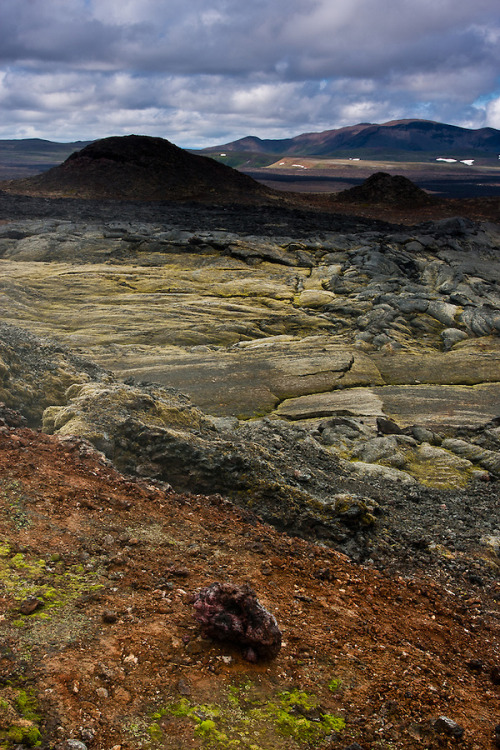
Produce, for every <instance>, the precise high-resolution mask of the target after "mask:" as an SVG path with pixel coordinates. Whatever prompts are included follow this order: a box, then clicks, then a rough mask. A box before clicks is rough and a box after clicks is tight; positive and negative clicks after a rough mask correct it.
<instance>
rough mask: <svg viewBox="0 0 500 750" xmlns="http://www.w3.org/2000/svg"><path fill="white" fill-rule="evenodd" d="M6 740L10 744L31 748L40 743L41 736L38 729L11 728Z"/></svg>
mask: <svg viewBox="0 0 500 750" xmlns="http://www.w3.org/2000/svg"><path fill="white" fill-rule="evenodd" d="M7 738H8V739H9V740H11V742H15V743H18V744H21V745H28V746H29V747H33V746H36V745H39V744H40V743H41V740H42V735H41V733H40V730H39V729H38V727H11V728H10V729H9V731H8V732H7Z"/></svg>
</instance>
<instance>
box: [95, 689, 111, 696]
mask: <svg viewBox="0 0 500 750" xmlns="http://www.w3.org/2000/svg"><path fill="white" fill-rule="evenodd" d="M96 693H97V695H98V696H99V698H109V691H108V690H106V688H104V687H100V688H97V690H96Z"/></svg>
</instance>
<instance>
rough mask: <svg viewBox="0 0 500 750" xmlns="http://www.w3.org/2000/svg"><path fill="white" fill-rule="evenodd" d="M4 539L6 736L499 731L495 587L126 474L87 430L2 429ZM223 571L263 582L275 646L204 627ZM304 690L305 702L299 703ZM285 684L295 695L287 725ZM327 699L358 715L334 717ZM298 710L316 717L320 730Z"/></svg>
mask: <svg viewBox="0 0 500 750" xmlns="http://www.w3.org/2000/svg"><path fill="white" fill-rule="evenodd" d="M0 540H1V544H0V570H1V582H2V586H1V589H0V591H1V607H2V609H1V620H2V622H1V626H2V642H1V643H2V647H1V651H0V654H1V660H0V685H1V688H0V690H1V693H2V697H3V700H2V702H1V703H0V706H1V708H2V713H1V714H0V737H2V738H3V737H6V736H7V735H8V732H9V731H10V732H11V735H10V736H11V739H10V740H2V741H3V742H5V743H6V744H2V747H17V746H19V745H18V744H16V742H15V741H14V740H13V739H12V736H14V733H13V732H12V728H11V729H10V730H9V727H12V726H14V725H15V726H19V723H21V724H22V723H23V722H24V725H25V727H28V728H29V727H32V726H34V725H36V726H38V727H39V729H40V731H41V735H42V740H41V741H42V745H43V747H48V748H53V747H56V746H58V745H59V746H60V747H66V748H71V747H72V748H73V750H82V746H81V745H75V744H74V743H73V744H72V743H69V744H68V743H67V740H68V739H73V740H79V741H80V742H83V743H84V746H85V747H87V748H90V749H93V748H96V749H97V748H106V749H110V750H111V748H114V749H115V750H119V749H121V750H126V749H127V750H128V749H132V748H138V747H151V748H155V747H164V748H203V747H215V748H218V747H221V748H226V747H231V748H251V747H253V748H259V750H260V749H262V750H264V749H265V750H274V748H300V747H318V748H332V749H333V748H339V750H343V748H348V747H350V746H353V747H358V745H359V746H360V747H361V748H363V749H364V750H370V749H374V750H375V749H377V748H378V749H379V750H382V749H383V748H386V749H387V750H388V749H389V748H405V750H408V749H411V748H437V747H444V748H446V747H455V746H457V747H460V748H463V750H486V749H488V750H491V748H494V747H495V746H496V745H495V726H496V725H498V724H499V723H500V709H499V701H498V698H499V690H500V688H499V685H498V682H499V681H500V676H499V666H500V640H499V619H498V599H499V595H500V587H499V586H498V585H497V586H496V588H495V587H493V588H492V589H490V590H486V589H484V590H483V592H484V595H483V596H482V598H481V599H479V598H477V596H474V597H472V598H471V595H470V593H469V592H468V591H467V590H462V591H451V590H445V589H443V588H441V587H440V586H439V585H437V584H435V583H434V582H433V581H432V580H430V579H429V578H427V577H426V575H425V571H424V570H423V571H422V572H421V575H419V576H418V577H412V578H407V579H403V578H398V579H396V580H393V579H391V578H390V577H388V576H387V575H386V574H384V573H381V572H378V571H376V570H373V569H368V568H364V567H362V566H358V565H355V564H353V563H351V562H350V561H349V560H348V559H347V558H345V557H344V556H343V555H341V554H339V553H337V552H335V551H333V550H330V549H328V548H325V547H321V546H315V545H314V544H311V543H308V542H305V541H302V540H299V539H295V538H289V537H287V536H284V535H281V534H279V533H278V532H276V531H275V530H274V529H272V528H270V527H269V526H266V525H264V524H261V523H260V522H258V521H257V520H256V519H252V518H249V517H247V518H246V519H245V518H244V517H243V515H242V513H241V512H240V511H238V510H237V509H236V508H234V507H233V506H232V505H231V504H229V503H228V502H226V501H225V500H224V499H223V498H221V497H220V496H213V497H204V496H200V495H196V496H194V495H178V494H175V493H174V492H172V491H171V490H170V488H169V487H168V486H165V485H159V484H154V483H151V484H150V483H148V482H144V481H143V480H135V479H131V478H126V477H123V476H122V475H120V474H119V473H118V472H116V471H115V470H114V469H113V468H112V467H111V466H110V465H109V464H107V463H106V462H105V461H104V460H103V459H102V457H101V455H100V454H98V453H96V452H95V451H94V450H93V449H92V448H90V446H89V445H88V444H86V443H85V442H82V441H79V440H76V439H72V438H66V439H64V440H60V439H58V438H56V437H53V436H47V435H44V434H42V433H38V432H32V431H30V430H28V429H24V428H17V429H14V428H9V427H3V428H1V430H0ZM492 564H493V563H492ZM214 581H221V582H226V581H229V582H233V583H238V584H242V583H249V584H250V585H251V586H252V587H253V589H254V590H255V591H256V592H257V595H258V597H259V600H260V602H261V603H262V604H263V605H264V606H265V607H266V608H267V609H268V610H270V611H271V612H272V613H273V614H274V615H275V617H276V619H277V621H278V623H279V626H280V628H281V630H282V634H283V646H282V649H281V652H280V653H279V655H278V657H277V658H276V659H274V660H272V661H270V662H258V663H256V664H251V663H249V662H248V661H245V659H244V658H243V656H242V654H241V652H240V651H239V650H238V649H237V648H235V647H232V646H231V645H228V644H224V643H216V642H212V641H209V640H206V639H204V638H202V637H201V634H200V630H199V625H198V624H197V622H196V621H195V620H194V618H193V608H192V595H193V592H195V591H196V590H197V589H199V588H201V587H204V586H207V585H209V584H211V583H212V582H214ZM33 607H34V609H33ZM30 609H31V610H32V611H31V613H30V612H29V610H30ZM303 694H306V698H304V697H302V703H303V704H304V705H302V706H300V705H298V703H300V701H299V700H298V699H297V700H296V702H295V703H293V700H291V699H290V696H300V695H302V696H303ZM20 696H21V697H20ZM22 696H29V700H30V701H31V704H30V705H32V706H36V710H35V709H34V713H38V714H39V716H41V718H36V717H34V716H32V715H30V713H29V711H28V710H27V709H26V705H25V704H26V700H25V701H24V704H23V700H22ZM242 696H244V697H242ZM276 696H281V698H276ZM283 696H285V698H284V697H283ZM286 696H288V698H287V697H286ZM182 700H183V701H184V702H183V703H180V701H182ZM276 700H281V705H283V703H284V702H285V703H286V701H287V700H288V706H289V707H290V701H291V703H292V704H293V705H292V710H291V711H289V712H288V713H287V714H286V716H288V717H289V718H288V719H286V721H285V723H283V716H281V719H279V720H278V719H276V716H275V714H276V710H277V709H276V708H275V707H276ZM311 703H312V704H314V705H313V707H312V708H311V705H309V704H311ZM306 704H307V705H306ZM23 705H24V709H23ZM173 705H177V709H173V708H172V706H173ZM179 705H180V706H181V709H179ZM210 705H211V706H212V707H213V706H214V705H215V706H217V707H218V709H217V710H218V712H219V715H216V714H217V711H216V712H215V713H214V710H213V708H212V709H211V708H210ZM182 706H183V707H184V709H182ZM269 706H271V709H269ZM186 707H187V708H186ZM273 707H274V708H273ZM259 712H260V713H259ZM273 712H274V713H273ZM179 714H181V715H179ZM324 715H332V716H337V717H342V718H343V719H344V720H345V729H343V730H342V731H340V732H336V731H335V730H334V729H332V730H331V731H328V732H327V731H322V730H321V727H322V726H323V724H321V723H320V721H322V719H321V717H322V716H324ZM263 716H264V717H271V718H269V720H267V719H266V720H263V718H262V717H263ZM440 716H445V717H448V718H449V719H451V720H452V721H454V722H456V724H458V725H459V727H461V728H462V729H463V736H462V737H461V739H457V738H455V737H454V736H453V735H452V734H450V732H452V731H453V728H454V725H453V724H451V725H450V727H448V731H447V727H446V722H444V723H443V726H442V728H441V730H440V731H438V730H439V723H438V726H437V728H436V727H435V726H434V722H435V720H436V719H438V717H440ZM273 717H274V718H273ZM290 717H291V718H290ZM318 717H319V718H318ZM285 718H286V717H285ZM291 722H299V724H297V726H299V728H300V727H302V730H300V731H306V730H307V727H309V729H310V728H311V727H312V728H313V729H314V731H315V732H316V728H318V727H319V729H318V731H317V733H316V734H314V739H311V737H312V735H311V736H309V735H307V733H306V734H305V735H304V734H300V731H299V730H297V729H296V725H295V724H293V723H291ZM300 722H302V723H300ZM315 722H316V723H315ZM304 726H305V727H306V730H304ZM339 726H340V725H339ZM320 730H321V731H320ZM307 731H309V730H307ZM311 731H312V730H311ZM456 731H457V733H459V732H458V730H456ZM304 737H305V739H304ZM24 743H25V744H28V740H26V739H25V740H24ZM353 743H358V745H353Z"/></svg>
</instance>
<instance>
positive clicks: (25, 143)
mask: <svg viewBox="0 0 500 750" xmlns="http://www.w3.org/2000/svg"><path fill="white" fill-rule="evenodd" d="M89 143H91V141H73V142H72V143H57V142H54V141H46V140H43V139H42V138H21V139H19V140H16V139H11V140H0V179H10V178H12V179H15V178H17V177H30V176H31V175H34V174H38V173H39V172H44V171H46V170H47V169H51V167H54V166H56V165H57V164H60V163H61V162H62V161H64V160H65V159H67V158H68V156H69V155H70V154H72V153H73V152H74V151H79V150H80V149H81V148H84V147H85V146H88V144H89Z"/></svg>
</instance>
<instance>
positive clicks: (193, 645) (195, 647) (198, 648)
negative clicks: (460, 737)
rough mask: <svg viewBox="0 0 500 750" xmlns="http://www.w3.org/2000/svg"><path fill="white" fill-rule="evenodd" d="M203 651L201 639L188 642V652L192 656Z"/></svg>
mask: <svg viewBox="0 0 500 750" xmlns="http://www.w3.org/2000/svg"><path fill="white" fill-rule="evenodd" d="M202 651H203V646H202V644H201V643H200V641H190V642H189V643H188V644H186V653H188V654H191V656H193V655H194V654H201V652H202Z"/></svg>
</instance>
